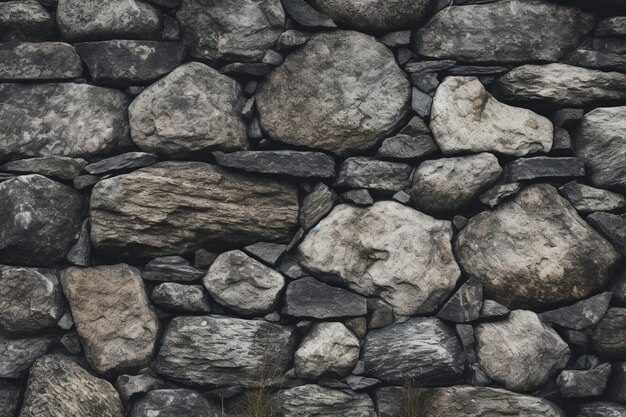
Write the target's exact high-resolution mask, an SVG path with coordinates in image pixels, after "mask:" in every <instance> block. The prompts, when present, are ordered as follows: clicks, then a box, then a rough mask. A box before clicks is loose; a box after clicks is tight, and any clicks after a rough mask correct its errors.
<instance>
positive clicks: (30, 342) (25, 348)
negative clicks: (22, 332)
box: [0, 335, 55, 415]
mask: <svg viewBox="0 0 626 417" xmlns="http://www.w3.org/2000/svg"><path fill="white" fill-rule="evenodd" d="M54 342H55V339H54V337H51V336H43V337H42V336H26V337H19V338H7V337H4V336H2V335H0V378H21V377H22V376H24V375H25V374H26V373H27V372H28V369H29V368H30V367H31V365H32V364H33V363H34V362H35V361H36V360H37V359H38V358H39V357H40V356H43V355H44V354H45V353H46V352H47V351H48V350H49V349H50V348H51V347H52V345H53V344H54ZM0 415H1V414H0Z"/></svg>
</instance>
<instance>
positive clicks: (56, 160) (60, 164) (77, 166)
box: [0, 156, 87, 180]
mask: <svg viewBox="0 0 626 417" xmlns="http://www.w3.org/2000/svg"><path fill="white" fill-rule="evenodd" d="M85 165H87V161H85V160H84V159H80V158H69V157H66V156H42V157H40V158H28V159H19V160H17V161H10V162H7V163H6V164H4V165H2V166H1V167H0V170H2V171H9V172H18V173H33V174H40V175H46V176H48V177H55V178H60V179H63V180H71V179H74V178H76V177H77V176H78V175H79V174H80V172H81V171H82V170H83V167H85Z"/></svg>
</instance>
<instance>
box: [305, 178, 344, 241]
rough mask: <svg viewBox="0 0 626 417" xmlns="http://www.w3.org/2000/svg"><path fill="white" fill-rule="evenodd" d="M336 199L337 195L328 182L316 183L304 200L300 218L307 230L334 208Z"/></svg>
mask: <svg viewBox="0 0 626 417" xmlns="http://www.w3.org/2000/svg"><path fill="white" fill-rule="evenodd" d="M336 200H337V195H336V194H335V193H334V192H333V190H331V189H330V188H328V186H327V185H326V184H324V183H322V182H320V183H318V184H316V185H315V188H313V191H311V192H310V193H309V194H307V196H306V197H304V200H303V201H302V206H301V207H300V216H299V218H298V220H299V222H300V226H302V227H303V228H304V229H305V230H309V229H310V228H312V227H313V226H315V225H316V224H317V222H319V221H320V220H321V219H322V218H324V216H326V215H327V214H328V212H329V211H330V210H331V209H332V208H333V206H334V205H335V201H336Z"/></svg>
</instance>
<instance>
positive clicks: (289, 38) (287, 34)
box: [276, 30, 311, 51]
mask: <svg viewBox="0 0 626 417" xmlns="http://www.w3.org/2000/svg"><path fill="white" fill-rule="evenodd" d="M310 37H311V34H310V33H308V32H301V31H299V30H286V31H284V32H283V33H281V34H280V36H279V37H278V41H277V42H276V47H277V48H278V50H279V51H284V50H289V49H292V48H295V47H298V46H301V45H304V44H305V43H306V42H307V41H308V40H309V38H310Z"/></svg>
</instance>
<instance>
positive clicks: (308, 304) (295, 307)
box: [282, 277, 367, 320]
mask: <svg viewBox="0 0 626 417" xmlns="http://www.w3.org/2000/svg"><path fill="white" fill-rule="evenodd" d="M282 314H284V315H287V316H292V317H311V318H314V319H319V320H323V319H329V318H338V317H355V316H365V315H366V314H367V299H366V298H365V297H362V296H360V295H358V294H355V293H353V292H351V291H348V290H344V289H343V288H338V287H332V286H330V285H327V284H324V283H322V282H319V281H318V280H316V279H314V278H311V277H304V278H301V279H298V280H295V281H293V282H291V283H290V284H289V285H288V286H287V290H286V292H285V305H284V307H283V310H282Z"/></svg>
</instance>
